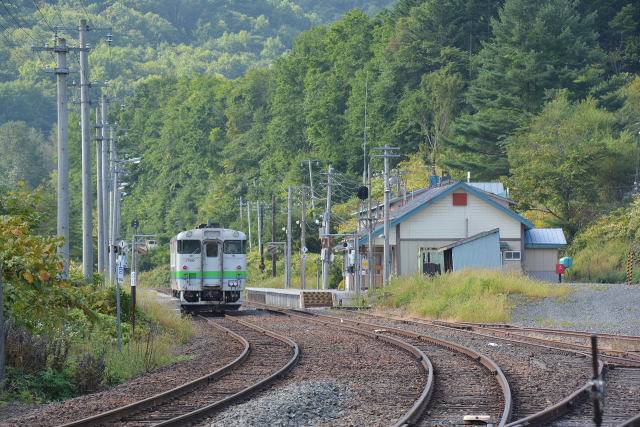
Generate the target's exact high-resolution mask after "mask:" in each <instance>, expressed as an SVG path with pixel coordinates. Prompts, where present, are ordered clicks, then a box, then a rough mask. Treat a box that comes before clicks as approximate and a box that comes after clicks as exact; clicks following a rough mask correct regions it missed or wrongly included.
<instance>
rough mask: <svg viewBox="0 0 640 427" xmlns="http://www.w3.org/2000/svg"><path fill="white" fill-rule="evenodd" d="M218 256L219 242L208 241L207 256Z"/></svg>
mask: <svg viewBox="0 0 640 427" xmlns="http://www.w3.org/2000/svg"><path fill="white" fill-rule="evenodd" d="M217 256H218V244H217V243H207V257H208V258H215V257H217Z"/></svg>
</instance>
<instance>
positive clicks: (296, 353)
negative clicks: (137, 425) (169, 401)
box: [154, 315, 300, 426]
mask: <svg viewBox="0 0 640 427" xmlns="http://www.w3.org/2000/svg"><path fill="white" fill-rule="evenodd" d="M225 318H227V319H230V320H233V321H235V322H237V323H239V324H241V325H244V326H246V327H248V328H251V329H254V330H257V331H259V332H262V333H263V334H265V335H268V336H270V337H272V338H275V339H277V340H279V341H282V342H284V343H285V344H287V345H289V346H290V347H292V348H293V356H291V359H289V361H288V362H287V363H286V364H285V365H284V366H283V367H282V368H280V369H279V370H278V371H276V372H275V373H273V374H271V375H269V376H268V377H265V378H263V379H262V380H260V381H258V382H257V383H254V384H252V385H250V386H249V387H246V388H244V389H242V390H240V391H239V392H237V393H235V394H232V395H231V396H228V397H226V398H224V399H221V400H218V401H216V402H214V403H212V404H210V405H207V406H204V407H202V408H198V409H196V410H195V411H192V412H189V413H186V414H183V415H180V416H178V417H175V418H172V419H170V420H166V421H163V422H161V423H157V424H154V425H155V426H182V425H185V424H188V423H191V422H194V421H197V420H199V419H201V418H203V417H205V416H207V415H209V414H211V413H212V412H214V411H217V410H219V409H221V408H223V407H225V406H227V405H229V404H231V403H234V402H236V401H238V400H241V399H244V398H245V397H247V396H249V395H250V394H252V393H254V392H256V391H258V390H259V389H261V388H263V387H264V386H266V385H268V384H270V383H272V382H274V381H275V380H277V379H279V378H281V377H282V376H283V375H285V374H286V373H287V372H289V371H290V370H291V369H292V368H293V367H294V366H295V365H296V364H297V363H298V360H299V359H300V349H299V348H298V344H296V343H295V341H293V340H291V339H290V338H287V337H285V336H282V335H278V334H276V333H275V332H271V331H268V330H266V329H264V328H261V327H260V326H258V325H255V324H253V323H249V322H246V321H244V320H240V319H237V318H234V317H233V316H229V315H225Z"/></svg>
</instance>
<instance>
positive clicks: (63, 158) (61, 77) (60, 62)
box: [2, 38, 69, 356]
mask: <svg viewBox="0 0 640 427" xmlns="http://www.w3.org/2000/svg"><path fill="white" fill-rule="evenodd" d="M55 51H56V53H57V68H58V71H56V74H57V84H58V224H57V225H58V229H57V232H58V236H62V237H64V243H63V244H62V248H61V249H60V255H61V257H62V262H63V263H64V274H63V277H64V278H67V277H68V275H69V119H68V112H67V74H69V70H67V52H68V49H67V42H66V40H65V39H63V38H58V45H57V46H56V49H55ZM2 355H3V356H4V352H2Z"/></svg>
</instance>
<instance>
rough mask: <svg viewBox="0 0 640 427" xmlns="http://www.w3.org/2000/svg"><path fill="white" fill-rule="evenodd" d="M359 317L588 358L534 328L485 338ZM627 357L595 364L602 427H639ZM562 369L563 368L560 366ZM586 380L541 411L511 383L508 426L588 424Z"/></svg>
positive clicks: (637, 397) (639, 402)
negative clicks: (601, 391) (602, 383)
mask: <svg viewBox="0 0 640 427" xmlns="http://www.w3.org/2000/svg"><path fill="white" fill-rule="evenodd" d="M346 314H348V315H351V316H353V315H354V314H353V313H352V312H348V313H346ZM359 314H364V315H365V316H366V317H368V318H375V319H377V320H378V321H382V323H383V324H386V323H384V322H385V321H387V322H388V321H393V322H395V323H396V324H400V325H405V326H413V327H430V328H433V327H436V328H443V329H444V330H449V331H450V330H452V329H453V330H456V329H457V330H459V331H464V332H466V333H468V334H469V335H474V336H477V337H478V338H482V337H483V338H490V337H493V338H497V339H500V340H502V341H503V342H513V343H514V344H517V345H527V344H528V345H533V346H536V347H538V348H540V349H546V350H545V351H550V350H561V351H565V352H573V353H574V354H576V355H578V356H581V357H583V358H588V356H589V355H588V353H586V350H587V349H589V348H588V347H587V346H583V345H575V342H569V343H567V342H565V341H563V340H558V339H554V340H545V339H543V338H538V337H536V336H535V335H538V334H540V333H541V332H540V330H538V329H537V328H523V329H526V330H527V333H513V332H511V331H510V329H511V328H510V327H505V328H503V329H507V330H509V333H507V334H503V333H498V334H492V335H489V334H488V333H490V332H492V330H491V328H487V327H486V326H483V325H481V326H476V325H475V324H470V323H460V322H441V321H422V320H416V319H406V318H399V317H397V316H389V317H386V316H385V317H382V316H377V315H372V314H369V313H359ZM378 323H380V322H378ZM381 327H383V326H381ZM516 329H519V328H516ZM546 331H547V330H546V329H543V332H546ZM549 331H550V332H549V335H552V336H554V337H561V338H562V337H563V336H564V335H563V332H565V331H561V330H549ZM567 332H569V333H568V334H567V335H566V336H569V337H571V338H572V339H574V340H585V339H586V337H590V334H589V333H584V332H582V333H574V331H567ZM531 335H534V336H531ZM605 335H606V336H605V340H606V341H608V342H610V343H611V342H619V340H617V338H618V337H617V336H615V335H611V334H605ZM622 339H623V340H625V341H626V342H627V343H628V344H629V345H631V344H633V342H634V341H637V339H638V337H633V336H623V337H622ZM545 344H546V345H545ZM494 345H495V344H494ZM622 356H627V357H622ZM629 356H633V353H628V352H620V353H616V356H612V355H611V353H610V352H609V353H607V352H605V356H604V358H605V359H607V360H608V361H609V363H608V364H607V365H606V367H605V365H604V364H602V363H601V364H600V370H601V372H606V376H605V380H606V384H607V386H606V390H605V395H606V399H607V401H608V403H607V406H606V407H605V416H604V423H605V424H603V425H629V426H631V425H633V426H638V425H640V418H639V417H640V415H639V414H640V376H639V375H638V372H640V363H638V361H637V360H636V359H635V358H633V357H629ZM500 363H501V365H505V366H508V363H503V362H502V361H501V362H500ZM537 363H539V362H537ZM564 366H566V364H564ZM564 366H563V365H562V364H561V365H556V366H555V367H556V370H557V371H559V372H563V371H564V370H565V369H566V368H565V367H564ZM516 368H517V367H516ZM605 368H606V369H605ZM587 370H588V368H587V366H586V364H585V373H586V372H587ZM506 374H507V378H509V380H510V381H511V380H512V379H515V377H516V376H515V375H514V371H512V370H511V369H509V370H508V371H507V373H506ZM587 377H588V375H585V382H584V383H583V384H580V385H579V386H578V387H577V388H576V389H574V390H572V391H571V392H570V393H568V394H567V395H566V396H564V397H563V398H561V399H559V400H558V401H556V402H555V403H553V402H552V401H549V402H547V403H548V405H546V407H543V408H538V409H537V410H536V409H535V408H534V407H531V406H526V405H522V403H523V402H530V401H534V400H535V398H536V396H535V395H536V393H535V391H534V390H531V389H527V388H526V384H527V383H526V378H523V379H524V380H525V381H518V380H516V381H512V382H515V383H516V384H518V385H520V384H521V385H522V386H525V388H524V389H523V388H522V386H519V387H518V389H517V390H515V391H514V396H515V403H514V407H515V408H516V410H515V412H514V414H515V415H516V418H517V420H516V421H512V422H511V423H510V424H508V425H509V426H525V425H540V424H545V425H547V424H546V423H550V425H554V426H555V425H567V426H577V425H582V426H584V425H590V424H591V423H592V421H591V418H592V417H593V415H592V413H591V412H592V406H591V404H590V402H589V389H590V385H589V383H588V382H587V381H586V380H588V378H587ZM523 406H524V407H523Z"/></svg>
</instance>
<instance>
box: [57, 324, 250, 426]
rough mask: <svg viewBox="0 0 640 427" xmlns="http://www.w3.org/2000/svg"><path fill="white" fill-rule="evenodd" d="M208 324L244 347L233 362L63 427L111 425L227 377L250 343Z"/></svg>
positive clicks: (243, 359) (241, 361) (225, 329)
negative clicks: (178, 384)
mask: <svg viewBox="0 0 640 427" xmlns="http://www.w3.org/2000/svg"><path fill="white" fill-rule="evenodd" d="M205 320H206V321H207V322H208V323H210V324H211V325H212V326H214V327H216V328H217V329H219V330H221V331H222V332H224V333H225V334H227V335H230V336H232V337H233V338H234V339H236V340H237V341H239V342H240V343H241V344H243V345H244V350H243V351H242V353H241V354H240V355H239V356H238V357H237V358H236V359H234V360H233V361H231V362H229V363H228V364H226V365H224V366H222V367H220V368H218V369H216V370H215V371H213V372H211V373H209V374H207V375H203V376H202V377H200V378H197V379H195V380H193V381H189V382H187V383H185V384H182V385H180V386H178V387H175V388H172V389H170V390H167V391H164V392H161V393H158V394H156V395H154V396H151V397H148V398H146V399H142V400H139V401H137V402H133V403H130V404H128V405H125V406H121V407H119V408H114V409H111V410H109V411H105V412H102V413H100V414H97V415H92V416H90V417H86V418H83V419H81V420H77V421H72V422H70V423H66V424H63V427H71V426H73V427H76V426H93V425H98V424H104V423H109V422H112V421H116V420H119V419H121V418H124V417H126V416H129V415H133V414H135V413H137V412H140V411H143V410H145V409H148V408H151V407H153V406H156V405H158V404H161V403H164V402H166V401H168V400H170V399H174V398H176V397H178V396H181V395H183V394H186V393H189V392H190V391H192V390H194V389H196V388H199V387H201V386H202V385H204V384H207V383H209V382H211V381H214V380H216V379H218V378H220V377H221V376H223V375H225V374H226V373H227V372H229V371H230V370H231V369H233V368H235V367H237V366H239V365H240V364H242V363H243V362H244V361H245V360H246V359H247V357H249V353H250V351H251V345H250V344H249V342H248V341H247V340H246V339H245V338H244V337H242V336H240V335H238V334H236V333H235V332H233V331H231V330H230V329H227V328H225V327H224V326H221V325H218V324H216V323H215V322H212V321H210V320H209V319H205Z"/></svg>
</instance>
